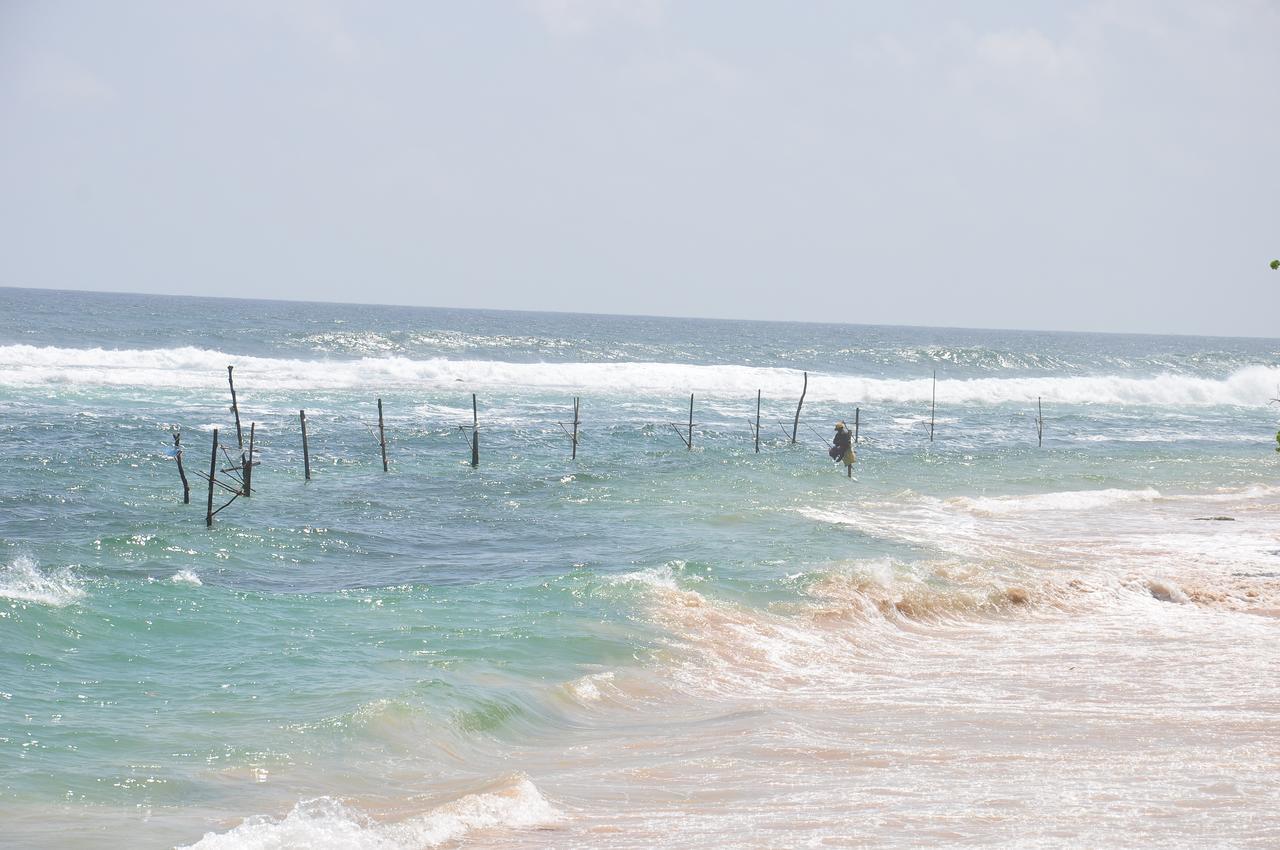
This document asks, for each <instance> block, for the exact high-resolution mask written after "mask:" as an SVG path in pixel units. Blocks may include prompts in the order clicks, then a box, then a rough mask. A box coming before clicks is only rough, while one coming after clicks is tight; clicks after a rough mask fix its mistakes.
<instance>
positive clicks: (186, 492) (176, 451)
mask: <svg viewBox="0 0 1280 850" xmlns="http://www.w3.org/2000/svg"><path fill="white" fill-rule="evenodd" d="M173 459H174V460H176V461H177V462H178V477H179V478H181V479H182V504H184V505H189V504H191V485H190V484H188V483H187V471H186V470H185V469H183V468H182V432H180V431H175V432H174V434H173Z"/></svg>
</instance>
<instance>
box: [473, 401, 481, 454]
mask: <svg viewBox="0 0 1280 850" xmlns="http://www.w3.org/2000/svg"><path fill="white" fill-rule="evenodd" d="M479 466H480V413H479V409H478V408H477V407H476V394H475V393H472V394H471V468H472V469H477V468H479Z"/></svg>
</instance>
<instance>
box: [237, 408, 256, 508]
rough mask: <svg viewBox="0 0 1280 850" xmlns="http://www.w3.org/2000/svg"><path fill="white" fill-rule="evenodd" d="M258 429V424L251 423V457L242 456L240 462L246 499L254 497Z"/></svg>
mask: <svg viewBox="0 0 1280 850" xmlns="http://www.w3.org/2000/svg"><path fill="white" fill-rule="evenodd" d="M257 427H258V423H257V422H250V423H249V456H248V457H247V458H246V457H244V456H243V455H242V456H241V460H240V463H241V471H240V477H241V478H242V479H243V480H244V497H245V498H246V499H247V498H249V497H250V496H252V495H253V487H252V486H250V485H251V483H252V482H253V432H254V430H255V429H257Z"/></svg>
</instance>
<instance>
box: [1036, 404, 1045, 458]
mask: <svg viewBox="0 0 1280 850" xmlns="http://www.w3.org/2000/svg"><path fill="white" fill-rule="evenodd" d="M1036 445H1037V446H1039V447H1042V448H1043V447H1044V407H1043V406H1042V405H1041V404H1040V396H1036Z"/></svg>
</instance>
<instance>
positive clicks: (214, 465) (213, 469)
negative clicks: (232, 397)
mask: <svg viewBox="0 0 1280 850" xmlns="http://www.w3.org/2000/svg"><path fill="white" fill-rule="evenodd" d="M217 474H218V429H217V428H214V429H213V453H212V454H211V455H209V506H208V507H207V508H206V509H205V513H204V524H205V527H206V528H213V482H214V478H215V476H217Z"/></svg>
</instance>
